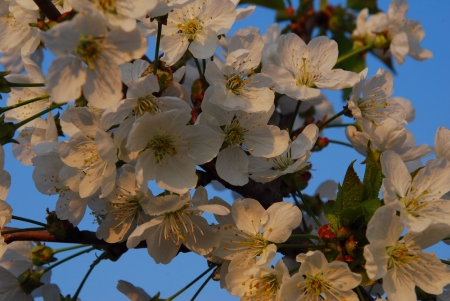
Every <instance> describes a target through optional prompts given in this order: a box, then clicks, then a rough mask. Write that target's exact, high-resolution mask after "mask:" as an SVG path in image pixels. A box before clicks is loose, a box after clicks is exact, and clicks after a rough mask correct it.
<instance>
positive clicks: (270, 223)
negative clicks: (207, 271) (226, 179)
mask: <svg viewBox="0 0 450 301" xmlns="http://www.w3.org/2000/svg"><path fill="white" fill-rule="evenodd" d="M231 216H232V218H233V222H231V221H230V220H229V219H227V220H223V222H227V221H228V223H225V224H222V223H220V225H219V226H220V227H219V229H220V233H221V234H222V239H221V241H220V245H219V246H218V247H217V248H216V249H215V250H214V252H213V254H214V255H216V256H218V257H221V258H223V259H228V260H231V264H230V267H229V270H231V269H233V268H237V267H250V266H252V265H254V264H256V265H259V266H260V265H265V264H268V263H270V262H271V261H272V260H273V258H274V257H275V254H276V252H277V247H276V245H275V243H283V242H285V241H286V240H288V238H289V236H290V235H291V233H292V230H293V229H295V228H297V227H298V225H300V222H301V221H302V213H301V211H300V209H298V208H297V207H296V206H294V205H293V204H292V203H288V202H279V203H274V204H273V205H271V206H270V207H269V208H268V209H267V210H265V209H264V208H263V207H262V206H261V204H260V203H259V202H258V201H256V200H254V199H243V200H241V199H236V200H235V201H234V203H233V205H232V208H231ZM255 258H256V259H257V260H256V261H255V260H254V259H255Z"/></svg>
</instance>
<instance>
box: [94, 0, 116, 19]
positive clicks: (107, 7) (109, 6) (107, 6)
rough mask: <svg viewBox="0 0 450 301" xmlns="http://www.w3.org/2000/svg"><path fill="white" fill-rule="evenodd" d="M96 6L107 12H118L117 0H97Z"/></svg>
mask: <svg viewBox="0 0 450 301" xmlns="http://www.w3.org/2000/svg"><path fill="white" fill-rule="evenodd" d="M96 6H97V8H99V9H101V10H103V11H104V12H106V13H110V14H115V15H116V14H117V9H116V0H97V5H96Z"/></svg>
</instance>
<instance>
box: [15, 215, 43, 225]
mask: <svg viewBox="0 0 450 301" xmlns="http://www.w3.org/2000/svg"><path fill="white" fill-rule="evenodd" d="M12 219H15V220H17V221H22V222H27V223H30V224H35V225H38V226H42V227H47V225H46V224H44V223H41V222H37V221H34V220H32V219H28V218H24V217H20V216H16V215H13V216H12Z"/></svg>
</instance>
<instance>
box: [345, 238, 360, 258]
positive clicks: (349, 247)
mask: <svg viewBox="0 0 450 301" xmlns="http://www.w3.org/2000/svg"><path fill="white" fill-rule="evenodd" d="M357 245H358V242H357V241H356V240H355V237H354V236H353V235H352V236H350V238H349V239H347V241H346V242H345V250H346V251H347V253H348V254H350V255H351V256H355V249H356V246H357Z"/></svg>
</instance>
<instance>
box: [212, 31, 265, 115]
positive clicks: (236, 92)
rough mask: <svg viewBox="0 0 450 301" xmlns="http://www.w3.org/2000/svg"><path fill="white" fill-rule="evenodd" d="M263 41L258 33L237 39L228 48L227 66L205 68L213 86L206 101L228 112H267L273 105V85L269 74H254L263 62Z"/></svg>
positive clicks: (236, 36)
mask: <svg viewBox="0 0 450 301" xmlns="http://www.w3.org/2000/svg"><path fill="white" fill-rule="evenodd" d="M262 48H263V40H262V38H261V36H260V35H259V34H258V33H250V34H248V35H245V36H239V35H235V36H234V37H233V38H232V39H231V42H230V44H229V47H228V56H227V58H226V63H225V65H224V66H223V67H222V68H221V69H219V67H218V66H217V65H216V64H215V63H214V62H211V61H210V62H208V64H207V65H206V72H205V78H206V80H207V81H208V82H209V84H210V85H211V86H210V87H209V88H208V90H212V91H213V92H212V93H205V96H206V95H207V96H209V97H208V98H206V97H205V98H204V101H210V102H212V103H214V104H216V105H219V106H220V107H221V108H223V109H224V110H227V111H232V110H242V111H245V112H248V113H252V112H267V111H269V110H270V109H271V107H272V106H273V104H274V92H273V91H272V90H271V89H270V88H271V87H272V86H273V85H274V83H273V80H272V79H271V78H270V77H269V76H268V75H266V74H261V73H258V74H255V72H254V69H256V68H257V67H258V65H259V63H260V61H261V50H262Z"/></svg>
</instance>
